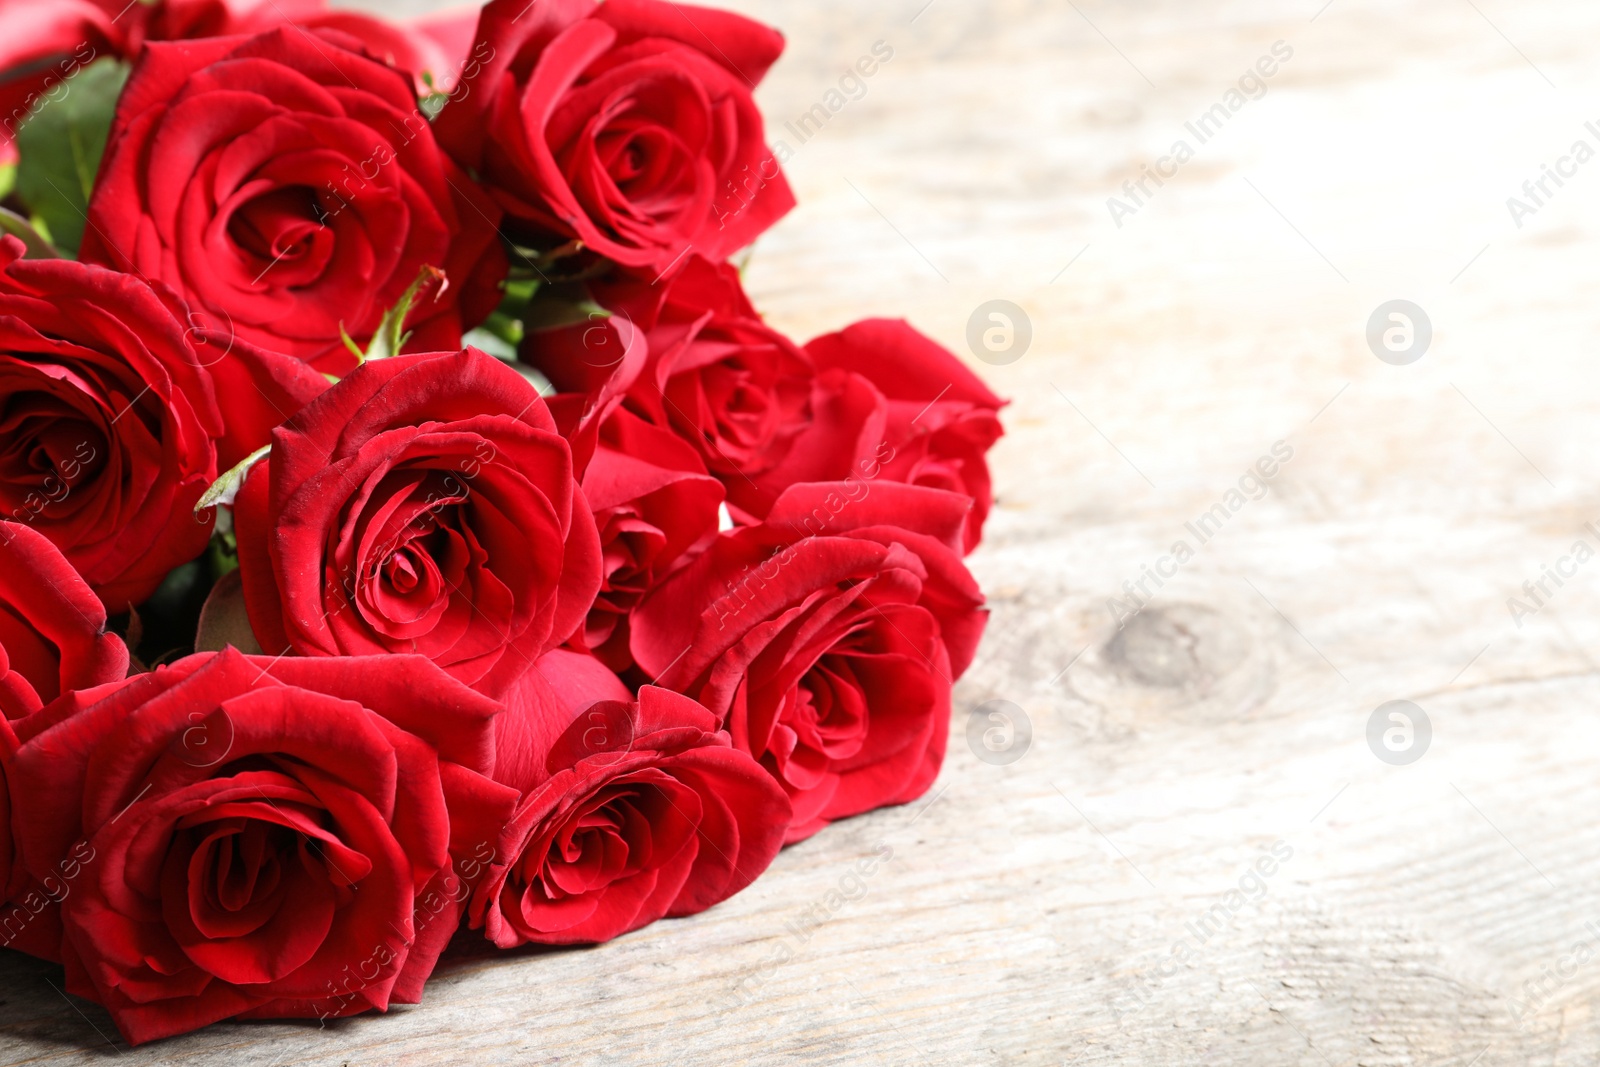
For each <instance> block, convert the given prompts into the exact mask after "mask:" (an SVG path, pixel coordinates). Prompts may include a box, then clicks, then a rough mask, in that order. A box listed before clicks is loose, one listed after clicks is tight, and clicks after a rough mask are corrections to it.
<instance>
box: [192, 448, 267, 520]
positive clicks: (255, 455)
mask: <svg viewBox="0 0 1600 1067" xmlns="http://www.w3.org/2000/svg"><path fill="white" fill-rule="evenodd" d="M270 451H272V446H271V445H262V446H261V447H260V448H258V449H256V450H255V451H254V452H252V453H250V454H249V455H248V456H246V457H244V458H243V459H241V460H240V461H239V462H238V463H237V464H235V465H234V466H233V467H231V468H230V469H229V470H228V471H227V473H225V474H224V475H223V476H222V477H220V478H218V479H217V480H216V481H214V482H212V483H211V488H210V489H207V490H206V491H205V493H204V494H202V495H201V497H200V500H199V502H198V503H196V504H195V506H194V510H195V514H197V515H198V514H199V513H200V512H202V511H204V510H206V509H207V508H214V507H216V506H217V505H218V504H227V505H228V506H229V507H232V506H233V501H234V498H235V497H237V496H238V495H239V490H240V489H241V488H242V487H243V486H244V480H245V476H246V475H248V474H249V473H250V468H251V467H254V466H255V465H256V464H257V463H260V462H261V461H262V460H263V459H265V458H266V456H267V453H268V452H270Z"/></svg>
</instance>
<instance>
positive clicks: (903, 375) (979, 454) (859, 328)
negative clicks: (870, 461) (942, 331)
mask: <svg viewBox="0 0 1600 1067" xmlns="http://www.w3.org/2000/svg"><path fill="white" fill-rule="evenodd" d="M805 350H806V354H807V355H809V356H810V357H811V358H812V360H814V361H815V362H816V365H817V368H818V369H819V370H822V371H827V370H840V371H852V372H854V373H857V374H860V375H862V376H863V377H865V378H867V379H868V380H869V381H871V382H872V384H873V385H874V386H876V387H877V388H878V391H879V392H881V393H882V394H883V395H884V397H885V398H886V399H887V408H888V420H887V424H886V427H885V430H884V435H885V436H884V439H883V442H882V447H881V448H880V457H879V458H880V461H881V463H882V466H883V473H882V474H880V475H879V477H881V478H884V479H887V480H889V481H893V482H905V483H906V484H908V485H925V486H927V487H928V488H930V489H945V490H948V491H950V492H952V493H963V494H965V495H967V496H970V497H971V498H972V499H973V505H974V506H973V508H972V511H971V512H969V513H968V515H967V526H966V531H965V532H964V534H963V535H962V545H963V549H964V551H966V552H971V551H972V550H973V549H974V548H977V547H978V542H979V541H980V540H981V539H982V537H983V523H984V520H985V519H987V518H988V517H989V508H990V507H991V506H992V504H993V502H994V495H993V492H992V490H991V488H990V482H989V464H988V461H987V460H986V459H985V458H984V457H985V455H986V454H987V453H988V451H989V449H990V448H992V447H993V446H994V443H995V442H996V441H998V440H999V439H1000V437H1001V435H1002V434H1003V433H1004V432H1005V431H1004V430H1003V429H1001V426H1000V418H999V415H998V412H999V410H1000V408H1001V407H1003V406H1004V403H1005V402H1004V401H1003V400H1001V399H1000V398H999V397H997V396H995V395H994V393H992V392H991V391H990V390H989V387H988V386H986V385H984V384H983V382H982V381H981V380H979V378H978V377H977V375H975V374H973V373H972V372H971V371H970V370H968V369H967V368H966V367H965V366H964V365H962V363H961V361H960V360H958V359H957V358H956V357H955V356H953V355H951V354H950V352H949V350H947V349H945V348H944V347H942V346H941V345H939V344H936V343H935V342H934V341H932V340H930V339H929V338H927V337H925V336H923V335H922V334H920V333H918V332H917V331H916V330H914V329H912V328H911V326H910V325H909V324H908V323H906V322H903V321H893V320H889V319H868V320H867V321H865V322H858V323H856V324H855V325H854V326H850V327H847V328H846V329H844V330H841V331H839V332H838V333H831V334H828V335H826V336H824V337H818V338H817V339H816V340H814V341H812V342H811V343H810V344H808V345H806V348H805Z"/></svg>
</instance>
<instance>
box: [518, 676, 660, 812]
mask: <svg viewBox="0 0 1600 1067" xmlns="http://www.w3.org/2000/svg"><path fill="white" fill-rule="evenodd" d="M632 699H633V693H632V691H631V690H629V689H628V687H627V686H626V685H624V684H623V682H622V679H620V678H618V677H617V676H616V675H615V674H614V673H612V671H611V670H610V669H609V668H607V667H606V665H605V664H603V663H601V662H600V661H599V660H597V659H595V658H594V657H593V656H591V655H589V654H587V653H585V652H574V651H573V650H571V649H568V648H557V649H552V650H550V651H549V652H546V653H545V654H544V655H542V656H540V657H539V659H538V661H537V662H535V663H534V665H533V669H532V670H530V671H528V672H527V673H526V674H524V675H523V676H522V677H521V678H518V679H517V683H516V684H515V685H514V686H512V687H511V689H510V691H509V692H507V693H506V695H505V697H504V698H503V703H504V704H505V706H506V707H508V708H514V709H516V714H514V715H501V716H499V717H498V718H496V719H495V720H494V747H495V765H494V780H495V781H497V782H500V783H502V784H503V785H508V786H510V787H511V788H513V789H515V790H516V791H517V792H518V793H526V792H528V790H530V789H532V788H533V787H534V786H535V785H538V784H539V783H540V782H542V781H544V780H545V779H546V778H548V777H550V771H549V769H548V767H547V766H546V763H547V757H548V756H549V755H550V749H551V748H552V747H554V746H555V743H556V739H557V738H559V737H560V736H561V734H562V733H563V732H564V731H565V730H566V728H567V727H568V726H569V725H571V723H572V720H573V719H575V718H577V716H578V713H579V712H580V711H582V710H583V709H584V708H587V707H588V706H589V705H590V704H593V703H594V702H595V701H597V700H612V701H616V700H620V701H622V702H623V703H624V704H626V703H627V702H628V701H630V700H632Z"/></svg>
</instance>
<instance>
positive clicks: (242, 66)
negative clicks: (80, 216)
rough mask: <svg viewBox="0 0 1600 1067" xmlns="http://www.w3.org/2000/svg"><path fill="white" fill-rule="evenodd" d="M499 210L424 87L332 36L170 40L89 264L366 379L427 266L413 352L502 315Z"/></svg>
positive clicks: (119, 164) (93, 217)
mask: <svg viewBox="0 0 1600 1067" xmlns="http://www.w3.org/2000/svg"><path fill="white" fill-rule="evenodd" d="M498 214H499V213H498V209H496V208H495V207H494V206H493V205H492V203H491V202H489V201H488V200H487V198H486V197H484V196H483V195H482V194H481V193H480V192H479V191H478V190H477V189H476V187H475V186H474V185H473V184H472V182H471V181H470V180H468V179H467V178H466V177H465V175H463V174H462V173H461V171H460V169H459V168H458V167H456V166H455V164H454V163H452V162H451V161H450V160H449V158H448V157H446V156H445V155H444V154H443V153H442V152H441V151H440V150H439V147H438V146H437V144H436V143H435V142H434V139H433V132H432V128H431V126H430V124H429V122H428V120H427V117H426V116H425V115H423V113H422V112H421V111H420V110H419V109H418V105H417V99H416V95H415V92H414V89H413V87H412V85H411V81H410V77H409V75H407V74H405V73H402V72H400V71H397V70H395V69H393V68H391V67H388V66H385V65H384V64H383V63H381V62H378V61H377V60H375V59H372V58H370V57H369V56H367V55H366V54H365V53H364V52H363V51H362V46H361V43H360V42H359V41H358V40H356V39H355V38H352V37H349V36H346V35H344V34H341V33H338V32H336V31H333V30H304V29H300V28H285V29H277V30H272V31H269V32H266V33H263V34H261V35H259V36H257V37H252V38H248V39H240V38H235V37H224V38H204V39H201V40H196V41H189V42H183V43H167V42H157V43H153V44H151V45H149V46H148V47H147V48H146V50H145V51H144V53H143V55H142V58H141V59H140V60H139V62H138V64H137V66H136V67H135V69H134V72H133V74H132V76H131V77H130V78H129V80H128V85H127V88H126V89H125V90H124V91H123V93H122V97H121V99H120V100H119V101H118V104H117V113H116V118H115V120H114V122H113V124H112V130H111V136H110V141H109V143H108V145H107V148H106V154H105V159H104V161H103V162H102V164H101V168H100V176H99V179H98V181H97V182H96V185H95V192H94V196H93V198H92V199H91V201H90V204H89V227H88V230H87V233H86V235H85V240H84V244H83V248H82V258H83V259H84V260H86V261H89V262H95V263H102V264H105V265H108V266H112V267H115V268H117V269H119V270H124V271H130V272H134V273H138V274H142V275H145V276H148V277H150V278H156V279H159V280H161V281H163V282H166V283H167V284H169V285H171V286H172V287H173V288H174V289H176V290H177V291H178V292H179V293H181V294H182V295H183V297H184V299H186V300H187V301H188V302H189V303H190V304H191V305H192V306H193V309H194V314H195V316H196V325H204V326H205V327H207V328H209V329H213V330H216V331H218V332H221V333H226V334H229V335H237V336H239V337H241V338H243V339H245V340H246V341H248V342H250V343H251V344H254V345H257V346H259V347H261V348H265V349H268V350H270V351H275V352H282V353H287V354H289V355H293V356H295V357H297V358H300V359H303V360H306V361H307V362H309V363H311V364H313V365H314V366H315V367H316V368H317V369H318V370H323V371H328V372H331V373H335V374H337V373H342V372H344V371H346V370H349V369H350V368H351V367H352V366H354V364H355V362H356V359H355V356H354V355H353V354H352V353H351V352H350V351H349V349H348V348H347V347H346V345H345V343H344V340H343V336H344V333H345V332H346V331H348V333H349V335H350V336H351V337H353V338H354V339H355V341H356V342H358V343H362V344H364V343H365V342H366V340H367V339H368V338H369V337H370V336H371V335H372V333H373V332H374V331H375V330H376V328H377V327H378V325H379V323H380V322H381V320H382V318H383V315H384V313H385V312H386V311H387V310H388V309H389V308H390V307H392V306H393V305H394V304H396V303H397V302H398V300H399V298H400V296H401V294H402V293H404V292H405V290H406V289H407V288H408V287H409V286H410V285H411V283H412V281H413V280H414V279H415V278H416V277H417V274H418V272H419V270H420V269H421V268H422V267H424V266H431V267H435V268H439V269H441V270H443V271H444V273H445V275H446V276H447V278H448V279H449V283H450V284H449V286H448V287H447V288H446V289H445V290H444V292H443V293H441V294H438V295H437V297H436V298H435V299H433V300H429V301H424V302H422V303H421V304H420V305H418V307H417V308H416V309H415V310H414V311H413V312H412V314H411V316H410V319H409V320H408V323H407V325H408V327H409V328H410V330H411V331H412V338H411V349H410V350H411V351H436V350H440V349H446V348H454V347H456V346H458V345H459V344H460V341H461V334H462V331H463V330H464V329H468V328H470V327H472V326H475V325H476V324H477V323H479V322H481V321H482V320H483V319H484V318H485V317H486V316H487V315H488V314H489V313H490V312H491V311H493V310H494V308H495V306H496V305H497V304H498V303H499V300H500V293H499V291H498V288H497V287H498V284H499V281H500V279H501V278H502V277H503V276H504V271H505V259H504V253H503V250H502V249H501V246H500V243H499V240H498V238H497V236H496V229H495V226H496V222H497V218H498Z"/></svg>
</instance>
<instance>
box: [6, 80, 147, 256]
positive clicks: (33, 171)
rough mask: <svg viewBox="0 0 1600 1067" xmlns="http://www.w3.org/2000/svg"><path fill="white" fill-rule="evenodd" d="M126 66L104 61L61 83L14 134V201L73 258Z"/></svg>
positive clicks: (109, 130) (84, 223)
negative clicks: (17, 159)
mask: <svg viewBox="0 0 1600 1067" xmlns="http://www.w3.org/2000/svg"><path fill="white" fill-rule="evenodd" d="M127 80H128V65H127V64H126V63H123V62H122V61H120V60H117V59H112V58H110V57H107V58H105V59H99V60H96V61H95V62H93V63H91V64H89V65H88V66H87V67H84V68H83V69H82V70H80V71H78V73H76V74H74V75H73V76H72V77H70V78H68V79H67V80H66V81H64V82H62V83H61V85H60V86H59V87H60V88H61V89H63V90H65V91H64V92H63V93H62V94H61V96H60V97H59V98H57V99H55V100H46V101H45V102H44V103H43V104H41V105H40V106H39V108H38V110H36V111H35V112H34V113H33V114H32V115H31V116H30V117H29V118H28V119H27V120H26V121H25V123H24V125H23V126H22V128H21V129H19V130H18V131H17V151H18V153H19V154H20V156H21V157H22V158H21V162H20V163H19V164H18V166H17V195H18V196H19V197H21V198H22V201H23V203H25V204H27V206H28V210H29V211H30V212H31V213H32V214H33V215H35V216H37V217H38V218H39V219H40V220H41V221H42V222H43V223H44V226H45V228H46V229H48V231H49V232H50V234H51V235H52V236H53V237H54V239H55V243H56V245H57V246H58V247H59V248H61V249H62V250H64V251H65V252H66V253H67V254H69V255H76V254H77V251H78V246H79V245H80V244H82V243H83V229H84V226H85V225H86V223H87V221H88V219H87V211H88V207H89V197H90V195H91V194H92V193H93V192H94V179H95V175H96V173H98V172H99V170H100V157H101V156H102V155H104V154H105V149H106V138H107V136H108V135H109V134H110V132H111V118H112V116H113V115H114V114H115V113H116V109H117V97H118V96H119V95H121V93H122V86H123V83H125V82H126V81H127Z"/></svg>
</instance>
